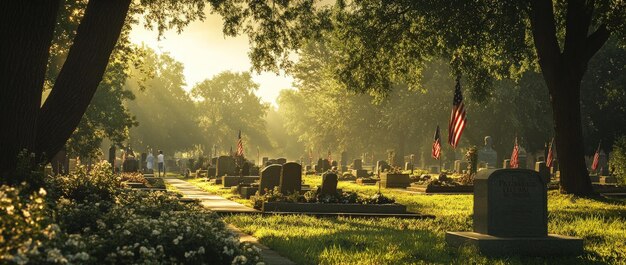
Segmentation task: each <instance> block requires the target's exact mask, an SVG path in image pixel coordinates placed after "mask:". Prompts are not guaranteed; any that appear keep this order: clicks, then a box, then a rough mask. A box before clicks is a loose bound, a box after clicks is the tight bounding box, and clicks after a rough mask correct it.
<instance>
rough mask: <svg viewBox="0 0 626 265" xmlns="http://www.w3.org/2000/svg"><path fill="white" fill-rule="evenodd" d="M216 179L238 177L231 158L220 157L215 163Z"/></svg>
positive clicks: (233, 160)
mask: <svg viewBox="0 0 626 265" xmlns="http://www.w3.org/2000/svg"><path fill="white" fill-rule="evenodd" d="M216 164H217V165H216V170H215V171H216V172H215V173H216V177H222V176H224V175H227V176H235V175H239V174H238V172H237V168H236V165H235V159H234V158H233V157H232V156H220V157H218V158H217V163H216Z"/></svg>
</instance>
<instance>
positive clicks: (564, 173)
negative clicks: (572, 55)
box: [546, 66, 593, 195]
mask: <svg viewBox="0 0 626 265" xmlns="http://www.w3.org/2000/svg"><path fill="white" fill-rule="evenodd" d="M563 69H567V67H566V66H563ZM571 75H573V74H571V73H570V76H568V75H567V74H563V75H561V76H558V77H546V79H548V78H554V79H555V81H556V82H554V83H555V84H552V85H551V87H549V90H550V100H551V102H552V113H553V117H554V131H555V142H556V150H557V151H558V154H559V168H560V170H561V178H560V183H561V192H563V193H572V194H577V195H588V194H591V193H592V191H593V189H592V186H591V180H590V179H589V172H588V171H587V166H586V164H585V149H584V142H583V131H582V124H581V114H580V80H581V78H582V77H581V76H578V77H576V76H571Z"/></svg>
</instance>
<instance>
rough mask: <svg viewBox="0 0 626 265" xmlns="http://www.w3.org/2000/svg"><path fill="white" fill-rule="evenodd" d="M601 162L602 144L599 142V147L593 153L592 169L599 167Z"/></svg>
mask: <svg viewBox="0 0 626 265" xmlns="http://www.w3.org/2000/svg"><path fill="white" fill-rule="evenodd" d="M599 163H600V144H598V149H596V153H595V154H594V155H593V163H591V169H592V170H594V171H595V170H596V169H598V164H599Z"/></svg>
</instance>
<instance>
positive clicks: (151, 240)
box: [0, 164, 260, 264]
mask: <svg viewBox="0 0 626 265" xmlns="http://www.w3.org/2000/svg"><path fill="white" fill-rule="evenodd" d="M81 170H83V169H81ZM81 170H79V173H78V174H76V175H72V176H69V177H66V178H62V179H57V180H54V182H53V183H51V184H52V185H51V188H50V189H49V190H50V192H51V194H50V195H51V196H46V191H45V190H43V189H41V190H40V191H39V192H37V193H33V194H26V195H22V193H21V192H20V190H19V188H14V187H8V186H4V185H3V186H0V206H1V207H0V228H1V229H0V231H1V233H2V237H0V263H3V264H26V263H30V264H67V263H71V264H102V263H111V264H181V263H185V264H207V263H208V264H257V262H259V261H260V256H259V251H260V250H259V249H257V248H256V247H254V246H252V245H250V244H248V243H244V244H240V243H239V240H238V238H237V236H236V235H235V234H234V233H233V232H231V231H229V230H227V229H226V228H225V225H224V223H223V222H222V221H221V220H220V219H219V217H218V216H217V215H216V214H214V213H211V212H209V211H207V210H205V209H204V208H203V207H202V206H200V205H199V204H190V203H181V202H180V201H179V197H178V196H176V195H173V194H170V193H165V192H143V191H122V190H117V191H116V192H111V191H110V189H109V188H111V187H112V186H114V185H112V183H114V182H115V181H117V184H118V185H119V179H118V178H113V177H111V176H112V175H111V174H110V173H109V172H110V167H108V165H107V164H99V165H97V166H96V167H95V168H93V169H92V171H91V172H90V173H83V172H81ZM92 175H93V176H92ZM80 177H82V178H85V179H87V180H88V181H90V182H93V183H87V182H85V181H80V180H79V178H80ZM98 185H100V186H101V187H95V186H98ZM86 192H93V193H94V195H95V196H93V197H90V196H86V195H85V193H86ZM52 193H54V194H52ZM85 198H88V199H87V200H86V199H85Z"/></svg>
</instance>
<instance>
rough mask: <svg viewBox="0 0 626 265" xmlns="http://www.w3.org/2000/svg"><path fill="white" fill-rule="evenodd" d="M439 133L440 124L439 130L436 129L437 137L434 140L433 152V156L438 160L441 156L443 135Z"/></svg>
mask: <svg viewBox="0 0 626 265" xmlns="http://www.w3.org/2000/svg"><path fill="white" fill-rule="evenodd" d="M439 135H440V133H439V125H437V130H436V131H435V139H434V141H433V153H432V156H433V158H434V159H437V160H439V157H440V156H441V137H440V136H439Z"/></svg>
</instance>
